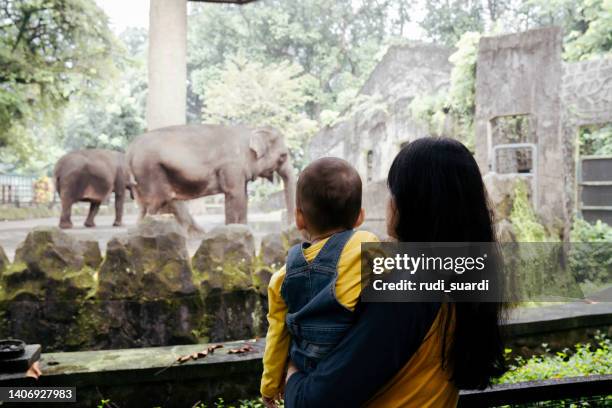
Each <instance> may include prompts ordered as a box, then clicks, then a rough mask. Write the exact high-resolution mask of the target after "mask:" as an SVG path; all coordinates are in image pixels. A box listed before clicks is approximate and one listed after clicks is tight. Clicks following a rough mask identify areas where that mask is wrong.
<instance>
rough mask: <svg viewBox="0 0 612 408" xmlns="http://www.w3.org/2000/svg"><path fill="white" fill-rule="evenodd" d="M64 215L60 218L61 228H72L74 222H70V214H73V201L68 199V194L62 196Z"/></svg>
mask: <svg viewBox="0 0 612 408" xmlns="http://www.w3.org/2000/svg"><path fill="white" fill-rule="evenodd" d="M60 198H61V200H62V215H61V216H60V223H59V226H60V228H63V229H66V228H72V221H71V220H70V214H71V212H72V204H73V201H72V200H71V199H70V198H68V197H67V194H64V195H62V196H61V197H60Z"/></svg>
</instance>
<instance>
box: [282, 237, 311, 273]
mask: <svg viewBox="0 0 612 408" xmlns="http://www.w3.org/2000/svg"><path fill="white" fill-rule="evenodd" d="M302 246H303V243H302V244H296V245H294V246H292V247H291V248H289V251H288V253H287V272H289V270H291V269H297V268H302V267H305V266H308V261H306V258H304V252H303V251H302Z"/></svg>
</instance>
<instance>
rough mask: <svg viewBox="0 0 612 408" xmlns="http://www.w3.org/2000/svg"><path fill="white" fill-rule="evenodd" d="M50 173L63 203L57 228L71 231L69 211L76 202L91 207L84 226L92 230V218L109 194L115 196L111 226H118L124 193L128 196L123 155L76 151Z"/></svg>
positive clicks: (66, 155) (61, 160)
mask: <svg viewBox="0 0 612 408" xmlns="http://www.w3.org/2000/svg"><path fill="white" fill-rule="evenodd" d="M53 173H54V177H55V189H56V190H57V192H58V194H59V196H60V199H61V202H62V215H61V217H60V223H59V226H60V228H72V221H71V220H70V215H71V209H72V205H73V204H74V203H76V202H78V201H85V202H89V203H90V206H89V214H88V215H87V219H86V220H85V226H86V227H89V228H91V227H95V225H96V224H95V222H94V217H95V216H96V214H97V213H98V210H99V209H100V204H101V203H102V201H104V200H106V199H107V198H108V196H109V195H110V194H111V192H115V222H114V223H113V226H120V225H121V223H122V218H123V203H124V201H125V192H126V190H128V191H130V194H131V185H130V177H129V172H128V170H127V167H126V165H125V155H124V154H123V153H121V152H117V151H113V150H105V149H85V150H76V151H73V152H70V153H67V154H65V155H64V156H62V157H61V158H60V159H59V160H58V161H57V163H56V165H55V169H54V171H53Z"/></svg>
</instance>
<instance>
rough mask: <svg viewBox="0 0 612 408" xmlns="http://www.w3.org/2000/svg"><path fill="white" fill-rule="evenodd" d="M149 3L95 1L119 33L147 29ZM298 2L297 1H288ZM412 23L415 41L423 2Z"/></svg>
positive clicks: (417, 3) (417, 5) (408, 30)
mask: <svg viewBox="0 0 612 408" xmlns="http://www.w3.org/2000/svg"><path fill="white" fill-rule="evenodd" d="M149 1H150V0H96V3H97V4H98V6H100V7H101V8H102V9H103V10H104V11H105V12H106V14H107V15H108V17H109V18H110V22H111V26H112V29H113V31H114V32H115V33H117V34H118V33H121V32H122V31H123V30H125V29H126V28H127V27H144V28H149ZM288 1H299V0H288ZM413 4H414V7H413V10H412V16H411V17H412V21H411V22H410V23H408V25H407V27H406V28H405V30H406V34H407V36H408V38H410V39H417V38H420V37H421V36H422V35H423V31H422V29H421V28H420V27H419V25H418V22H419V21H420V20H421V19H422V18H423V17H424V15H425V10H424V7H423V1H422V0H417V1H414V2H413Z"/></svg>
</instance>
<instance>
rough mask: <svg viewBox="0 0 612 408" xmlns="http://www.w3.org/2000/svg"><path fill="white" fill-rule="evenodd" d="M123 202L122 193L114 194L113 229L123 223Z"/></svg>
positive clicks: (123, 195) (123, 196)
mask: <svg viewBox="0 0 612 408" xmlns="http://www.w3.org/2000/svg"><path fill="white" fill-rule="evenodd" d="M124 202H125V194H124V193H121V194H119V193H115V222H113V227H120V226H121V224H122V223H123V203H124Z"/></svg>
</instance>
